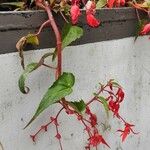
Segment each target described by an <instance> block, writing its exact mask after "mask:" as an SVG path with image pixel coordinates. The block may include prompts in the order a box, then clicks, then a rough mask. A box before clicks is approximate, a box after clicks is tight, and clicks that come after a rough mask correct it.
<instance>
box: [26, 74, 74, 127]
mask: <svg viewBox="0 0 150 150" xmlns="http://www.w3.org/2000/svg"><path fill="white" fill-rule="evenodd" d="M74 82H75V77H74V75H73V74H72V73H66V72H64V73H63V74H62V75H61V76H60V77H59V78H58V79H57V80H56V81H55V82H54V83H53V85H52V86H51V87H50V88H49V89H48V91H47V92H46V93H45V95H44V97H43V98H42V100H41V102H40V104H39V106H38V109H37V110H36V113H35V114H34V116H33V117H32V119H31V120H30V121H29V123H28V124H27V125H26V127H27V126H28V125H29V124H31V122H32V121H33V120H35V119H36V118H37V116H39V114H40V113H42V112H43V111H44V110H45V109H46V108H47V107H49V106H50V105H52V104H54V103H56V102H58V101H60V100H61V99H62V98H63V97H65V96H67V95H69V94H71V93H72V87H73V85H74ZM26 127H25V128H26Z"/></svg>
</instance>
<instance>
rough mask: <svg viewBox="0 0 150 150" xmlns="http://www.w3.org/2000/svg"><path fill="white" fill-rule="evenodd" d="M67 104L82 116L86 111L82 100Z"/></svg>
mask: <svg viewBox="0 0 150 150" xmlns="http://www.w3.org/2000/svg"><path fill="white" fill-rule="evenodd" d="M68 104H69V105H70V106H71V107H73V108H74V109H75V111H77V112H78V113H80V114H82V113H83V112H84V111H85V109H86V104H85V102H84V101H83V100H80V101H75V102H68Z"/></svg>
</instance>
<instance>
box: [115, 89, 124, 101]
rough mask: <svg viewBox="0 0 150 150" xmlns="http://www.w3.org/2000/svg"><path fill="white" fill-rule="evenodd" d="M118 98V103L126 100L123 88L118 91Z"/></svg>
mask: <svg viewBox="0 0 150 150" xmlns="http://www.w3.org/2000/svg"><path fill="white" fill-rule="evenodd" d="M116 96H118V99H117V102H119V103H121V102H122V101H123V99H124V92H123V90H122V89H121V88H119V89H118V91H117V94H116Z"/></svg>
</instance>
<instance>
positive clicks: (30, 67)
mask: <svg viewBox="0 0 150 150" xmlns="http://www.w3.org/2000/svg"><path fill="white" fill-rule="evenodd" d="M37 67H38V63H31V64H29V65H27V67H26V69H25V70H24V71H23V73H22V75H21V76H20V78H19V81H18V85H19V89H20V91H21V92H22V93H24V94H27V93H28V92H29V88H28V87H26V86H25V80H26V78H27V76H28V74H29V73H31V72H32V71H34V70H35V69H36V68H37Z"/></svg>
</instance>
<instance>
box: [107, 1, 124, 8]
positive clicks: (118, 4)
mask: <svg viewBox="0 0 150 150" xmlns="http://www.w3.org/2000/svg"><path fill="white" fill-rule="evenodd" d="M107 5H108V7H109V8H112V7H121V6H124V5H125V0H108V3H107Z"/></svg>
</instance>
